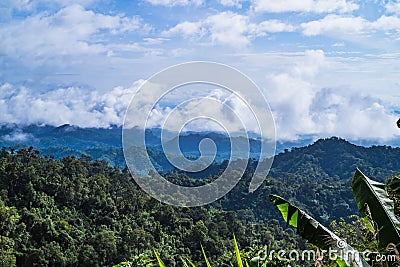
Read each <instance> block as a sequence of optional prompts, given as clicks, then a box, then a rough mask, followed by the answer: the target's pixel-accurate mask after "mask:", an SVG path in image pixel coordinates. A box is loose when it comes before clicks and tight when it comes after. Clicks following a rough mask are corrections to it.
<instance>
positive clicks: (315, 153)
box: [0, 124, 400, 180]
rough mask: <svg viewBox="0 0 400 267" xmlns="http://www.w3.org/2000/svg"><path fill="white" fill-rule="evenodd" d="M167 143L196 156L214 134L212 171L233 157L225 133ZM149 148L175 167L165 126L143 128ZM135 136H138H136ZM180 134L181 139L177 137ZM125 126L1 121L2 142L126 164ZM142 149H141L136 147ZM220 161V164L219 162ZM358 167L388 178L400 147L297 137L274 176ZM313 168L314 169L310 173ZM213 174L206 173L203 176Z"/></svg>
mask: <svg viewBox="0 0 400 267" xmlns="http://www.w3.org/2000/svg"><path fill="white" fill-rule="evenodd" d="M130 134H132V136H135V134H136V135H137V136H139V130H138V129H132V132H131V133H130ZM165 134H166V136H167V142H166V143H165V144H164V149H166V150H168V151H169V153H171V154H172V155H174V154H176V153H178V151H175V150H174V146H173V144H174V143H175V144H176V142H178V143H179V147H180V149H181V151H182V152H183V154H184V155H185V156H186V157H188V158H197V157H198V156H199V155H200V152H199V144H200V142H201V140H204V139H205V138H209V139H212V140H213V141H214V142H215V144H216V149H217V150H216V152H217V155H216V158H215V163H214V165H215V166H214V167H213V168H212V170H214V171H218V169H221V168H223V164H222V163H223V161H224V160H227V159H229V156H230V150H231V143H230V139H229V137H228V136H227V135H225V134H223V133H215V132H200V133H199V132H186V133H183V134H181V136H179V138H178V137H177V136H176V135H174V134H173V133H171V132H166V133H165ZM145 137H146V144H147V151H148V153H149V154H150V155H151V158H152V160H153V163H154V165H155V166H156V168H157V169H158V170H160V171H169V170H172V169H173V166H172V165H171V164H170V163H169V162H168V160H167V158H166V157H165V155H164V153H163V147H162V146H161V129H159V128H155V129H147V130H146V132H145ZM233 138H235V141H236V145H237V146H238V147H236V149H238V150H240V149H241V148H242V147H245V143H246V142H247V139H245V138H243V137H240V136H236V137H233ZM133 139H134V140H136V139H135V138H133ZM177 139H179V140H177ZM121 140H122V129H121V127H116V126H115V127H111V128H108V129H102V128H80V127H77V126H73V125H69V124H65V125H62V126H59V127H54V126H35V125H30V126H25V127H18V126H16V125H3V126H0V146H4V147H14V148H16V149H18V148H24V147H28V146H33V147H34V148H36V149H39V150H40V151H41V154H42V155H47V156H50V155H52V156H54V157H55V158H61V157H65V156H70V155H75V156H77V157H81V156H83V155H87V156H90V157H92V158H93V159H100V160H106V161H107V162H108V163H109V164H110V165H118V166H119V167H120V168H124V167H125V159H124V156H123V152H122V142H121ZM249 145H250V158H255V159H256V160H257V155H258V154H259V150H260V146H261V140H260V139H259V138H257V137H256V136H253V138H251V139H249ZM135 149H139V148H135ZM219 164H221V166H218V165H219ZM355 167H360V168H362V169H363V170H364V171H366V173H367V174H369V175H372V176H376V177H377V178H378V179H384V178H385V177H387V176H389V175H393V174H394V173H397V172H400V148H394V147H390V146H370V147H363V146H358V145H354V144H351V143H350V142H348V141H346V140H344V139H340V138H336V137H333V138H328V139H320V140H317V141H315V142H314V141H313V139H312V137H307V138H305V139H302V140H300V141H297V142H277V150H276V156H275V159H274V164H273V168H272V170H271V175H272V176H280V175H282V174H284V173H292V174H299V175H302V176H307V175H309V174H310V173H312V175H313V176H315V177H312V178H313V179H314V180H315V179H317V180H318V179H324V178H328V177H336V178H338V179H342V178H348V177H350V176H351V175H352V173H353V171H354V168H355ZM310 170H312V172H310ZM206 174H207V175H209V174H212V173H208V172H207V173H205V175H206Z"/></svg>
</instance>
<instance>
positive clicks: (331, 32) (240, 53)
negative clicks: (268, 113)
mask: <svg viewBox="0 0 400 267" xmlns="http://www.w3.org/2000/svg"><path fill="white" fill-rule="evenodd" d="M188 61H213V62H218V63H223V64H227V65H229V66H232V67H234V68H236V69H238V70H239V71H241V72H242V73H244V74H245V75H247V76H248V77H249V78H251V79H252V80H253V81H254V82H255V83H256V84H257V86H258V87H259V88H260V90H261V91H262V93H263V94H264V96H265V97H266V99H267V101H268V103H269V106H270V108H271V110H272V113H273V116H274V119H275V123H276V137H277V139H279V140H297V139H300V138H302V137H304V136H315V137H330V136H339V137H343V138H347V139H351V140H360V139H368V140H376V141H377V142H378V141H379V142H383V143H385V142H389V141H392V140H394V139H399V138H400V131H399V129H397V128H396V126H395V122H396V120H397V119H398V117H400V90H399V89H400V75H399V74H400V2H398V1H378V0H376V1H375V0H366V1H358V0H354V1H351V0H283V1H276V0H249V1H245V0H214V1H207V0H175V1H173V0H139V1H122V0H121V1H116V0H98V1H95V0H81V1H74V0H36V1H30V0H3V1H1V3H0V123H15V124H22V125H27V124H38V125H44V124H48V125H55V126H58V125H61V124H64V123H70V124H74V125H78V126H81V127H109V126H110V125H121V124H122V123H123V119H124V115H125V111H126V108H127V107H128V105H129V103H130V100H131V98H132V96H134V95H135V92H136V91H137V90H138V88H140V85H141V84H142V83H143V81H145V80H146V79H148V78H149V77H151V76H152V75H153V74H155V73H157V72H159V71H161V70H163V69H164V68H166V67H169V66H172V65H175V64H180V63H184V62H188ZM218 90H220V89H213V90H210V92H209V93H210V97H214V98H216V99H218V98H220V97H221V95H223V94H220V93H218V92H219V91H218ZM193 94H195V93H193ZM233 108H234V107H233ZM254 108H255V109H262V108H265V107H261V106H260V107H254ZM167 110H168V107H164V108H163V107H160V113H163V112H164V113H165V112H166V111H167Z"/></svg>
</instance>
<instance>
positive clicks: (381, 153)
mask: <svg viewBox="0 0 400 267" xmlns="http://www.w3.org/2000/svg"><path fill="white" fill-rule="evenodd" d="M356 167H358V168H360V169H362V170H363V171H364V172H365V173H366V174H368V175H369V176H371V177H374V178H375V179H378V180H380V181H384V179H385V178H387V177H388V176H393V175H394V174H396V173H399V172H400V148H398V147H397V148H396V147H390V146H371V147H363V146H358V145H354V144H352V143H350V142H348V141H346V140H344V139H341V138H338V137H331V138H326V139H319V140H317V141H316V142H314V143H313V144H311V145H308V146H305V147H301V148H293V149H291V150H290V151H289V150H287V151H286V152H282V153H280V154H278V155H277V156H275V158H274V163H273V167H272V170H271V175H272V176H279V175H280V174H282V173H292V174H298V175H301V176H305V177H309V178H311V179H314V180H321V179H324V178H328V177H332V178H339V179H346V178H349V177H352V175H353V172H354V169H355V168H356ZM310 170H312V173H313V175H310Z"/></svg>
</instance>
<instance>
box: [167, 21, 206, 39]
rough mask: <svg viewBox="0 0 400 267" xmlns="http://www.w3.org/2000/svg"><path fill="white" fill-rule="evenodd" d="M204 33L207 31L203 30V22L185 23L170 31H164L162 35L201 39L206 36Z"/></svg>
mask: <svg viewBox="0 0 400 267" xmlns="http://www.w3.org/2000/svg"><path fill="white" fill-rule="evenodd" d="M204 33H205V29H204V28H202V23H201V22H189V21H184V22H182V23H179V24H177V25H176V26H174V27H172V28H170V29H168V30H167V31H164V32H163V33H162V34H163V35H165V36H172V35H180V34H181V35H183V36H184V37H201V36H203V35H204Z"/></svg>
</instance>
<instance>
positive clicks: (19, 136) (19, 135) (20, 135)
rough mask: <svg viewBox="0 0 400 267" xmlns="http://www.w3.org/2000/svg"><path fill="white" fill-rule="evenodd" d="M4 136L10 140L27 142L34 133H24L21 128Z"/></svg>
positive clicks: (6, 139)
mask: <svg viewBox="0 0 400 267" xmlns="http://www.w3.org/2000/svg"><path fill="white" fill-rule="evenodd" d="M2 138H3V139H4V140H5V141H8V142H25V141H27V140H29V139H33V138H34V137H33V135H32V134H28V133H24V132H23V131H22V130H21V129H16V130H14V131H12V132H11V133H9V134H6V135H4V136H2Z"/></svg>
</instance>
